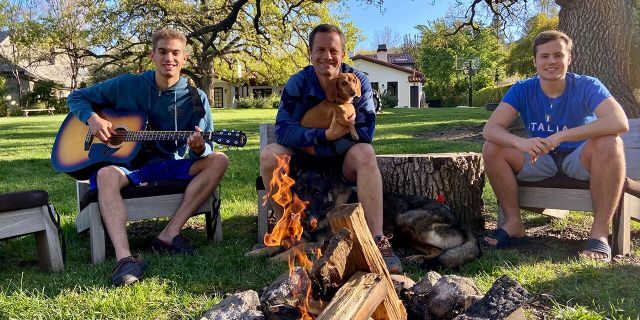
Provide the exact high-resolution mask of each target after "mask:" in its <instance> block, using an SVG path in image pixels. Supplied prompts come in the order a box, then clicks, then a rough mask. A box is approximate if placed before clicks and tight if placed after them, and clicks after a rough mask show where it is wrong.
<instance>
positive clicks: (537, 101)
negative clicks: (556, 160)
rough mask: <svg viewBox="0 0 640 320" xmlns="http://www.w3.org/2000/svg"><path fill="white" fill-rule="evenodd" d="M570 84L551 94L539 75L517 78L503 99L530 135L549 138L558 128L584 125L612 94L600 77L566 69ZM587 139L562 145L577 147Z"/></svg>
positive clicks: (592, 118)
mask: <svg viewBox="0 0 640 320" xmlns="http://www.w3.org/2000/svg"><path fill="white" fill-rule="evenodd" d="M565 79H566V82H567V86H566V88H565V90H564V92H563V93H562V95H561V96H559V97H557V98H549V97H548V96H547V95H546V94H545V93H544V92H543V91H542V87H541V86H540V78H538V76H534V77H532V78H529V79H526V80H522V81H518V82H516V83H515V84H514V85H513V86H512V87H511V89H509V91H508V92H507V94H506V95H505V96H504V98H503V99H502V101H503V102H506V103H508V104H510V105H511V106H513V107H514V108H515V109H516V111H517V112H519V113H520V117H521V118H522V122H523V123H524V126H525V127H526V128H527V132H528V133H529V136H530V137H541V138H546V137H548V136H550V135H552V134H554V133H556V132H558V131H563V130H567V129H571V128H575V127H579V126H582V125H584V124H587V123H589V122H592V121H594V120H595V119H596V115H595V113H594V111H595V109H596V108H597V107H598V105H600V103H601V102H602V101H603V100H604V99H606V98H608V97H611V93H609V90H607V88H606V87H605V86H604V85H603V84H602V82H600V80H598V79H596V78H594V77H590V76H583V75H577V74H574V73H567V75H566V78H565ZM582 142H584V141H568V142H563V143H561V144H560V146H559V147H560V148H577V147H578V146H579V145H580V144H581V143H582Z"/></svg>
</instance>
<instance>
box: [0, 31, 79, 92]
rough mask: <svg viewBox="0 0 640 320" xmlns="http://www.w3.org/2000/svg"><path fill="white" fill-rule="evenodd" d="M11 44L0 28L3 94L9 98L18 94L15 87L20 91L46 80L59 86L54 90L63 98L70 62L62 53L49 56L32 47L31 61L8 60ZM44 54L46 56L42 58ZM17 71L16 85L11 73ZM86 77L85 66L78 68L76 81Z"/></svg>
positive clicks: (68, 86)
mask: <svg viewBox="0 0 640 320" xmlns="http://www.w3.org/2000/svg"><path fill="white" fill-rule="evenodd" d="M12 50H13V44H12V43H11V37H10V35H9V33H8V32H6V31H0V77H4V78H6V79H7V86H6V88H5V97H2V98H5V99H6V98H7V97H10V98H11V99H12V100H13V99H16V97H17V96H18V88H21V89H22V93H27V92H29V91H31V90H33V88H34V86H35V84H36V83H37V82H38V81H44V80H49V81H53V82H56V83H58V84H60V85H61V88H60V89H58V90H56V91H55V92H54V93H55V94H56V95H57V96H58V97H66V96H67V95H68V94H69V92H70V91H71V74H70V71H69V70H70V67H69V66H70V61H69V58H68V57H67V56H65V55H62V54H61V55H57V56H55V55H51V54H48V53H44V52H41V51H38V50H35V49H33V50H32V52H31V53H32V55H33V56H35V57H38V58H39V59H38V60H37V61H35V62H31V63H30V62H28V61H19V62H17V63H14V62H12V59H11V56H12ZM43 57H46V58H47V59H44V58H43ZM16 70H17V72H18V75H19V76H18V78H19V79H20V85H18V80H17V79H16V77H15V75H14V72H16ZM88 78H89V75H88V71H87V69H86V68H82V69H80V74H78V77H77V81H78V82H79V83H80V82H84V81H87V80H88Z"/></svg>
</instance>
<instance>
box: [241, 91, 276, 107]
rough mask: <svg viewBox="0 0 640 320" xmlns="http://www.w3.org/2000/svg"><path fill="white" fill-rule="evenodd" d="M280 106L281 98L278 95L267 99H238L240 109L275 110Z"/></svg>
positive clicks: (251, 97) (250, 97)
mask: <svg viewBox="0 0 640 320" xmlns="http://www.w3.org/2000/svg"><path fill="white" fill-rule="evenodd" d="M279 105H280V97H279V96H277V95H274V94H272V95H270V96H267V97H253V96H249V97H245V98H240V99H238V104H237V106H236V107H237V108H238V109H271V108H273V109H275V108H278V106H279Z"/></svg>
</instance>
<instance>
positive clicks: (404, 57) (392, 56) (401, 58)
mask: <svg viewBox="0 0 640 320" xmlns="http://www.w3.org/2000/svg"><path fill="white" fill-rule="evenodd" d="M359 56H365V57H369V58H372V59H376V54H362V55H359ZM387 62H389V63H393V64H397V65H404V64H411V65H413V64H415V63H416V61H415V60H414V59H413V57H412V56H411V55H410V54H408V53H387Z"/></svg>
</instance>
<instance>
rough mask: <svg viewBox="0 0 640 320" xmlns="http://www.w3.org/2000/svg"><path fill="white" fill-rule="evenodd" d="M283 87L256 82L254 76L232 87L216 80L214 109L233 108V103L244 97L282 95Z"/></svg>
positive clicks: (227, 83) (214, 84)
mask: <svg viewBox="0 0 640 320" xmlns="http://www.w3.org/2000/svg"><path fill="white" fill-rule="evenodd" d="M283 88H284V87H283V86H272V85H269V84H262V83H258V82H257V81H256V77H255V76H250V77H249V79H248V80H247V81H246V84H244V85H240V86H234V85H233V84H231V83H229V82H227V81H224V80H220V79H216V80H215V81H214V82H213V105H212V107H214V108H235V106H236V105H235V102H236V101H237V100H238V99H240V98H245V97H250V96H252V97H266V96H270V95H272V94H275V95H278V96H280V95H282V89H283Z"/></svg>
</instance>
